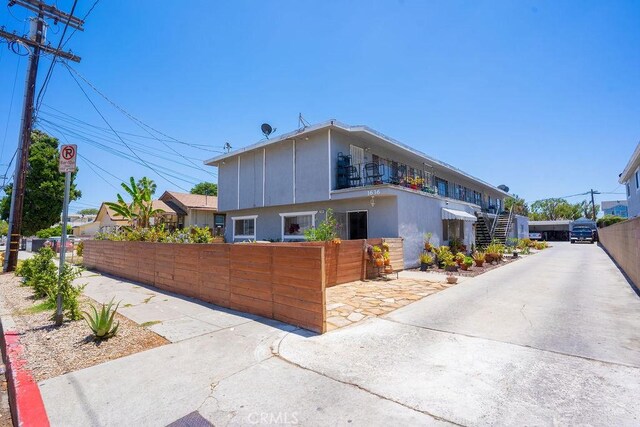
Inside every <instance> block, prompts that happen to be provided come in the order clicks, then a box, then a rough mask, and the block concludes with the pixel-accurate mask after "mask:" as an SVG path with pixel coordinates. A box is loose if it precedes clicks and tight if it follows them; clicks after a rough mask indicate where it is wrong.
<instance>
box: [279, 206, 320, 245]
mask: <svg viewBox="0 0 640 427" xmlns="http://www.w3.org/2000/svg"><path fill="white" fill-rule="evenodd" d="M316 213H317V211H312V212H290V213H281V214H280V217H281V218H282V240H300V239H303V238H304V231H305V230H307V229H309V228H313V227H315V226H316Z"/></svg>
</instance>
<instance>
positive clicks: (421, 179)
mask: <svg viewBox="0 0 640 427" xmlns="http://www.w3.org/2000/svg"><path fill="white" fill-rule="evenodd" d="M336 182H337V186H336V187H337V189H342V188H354V187H367V186H371V185H381V184H392V185H398V186H402V187H406V188H411V189H413V190H419V191H424V192H425V193H431V194H435V193H436V188H435V187H434V185H433V177H432V175H431V174H430V173H428V172H426V171H422V170H418V169H415V168H411V167H409V166H407V165H404V164H400V163H395V162H394V163H392V164H380V163H373V162H368V163H360V164H354V165H350V164H349V165H338V169H337V181H336Z"/></svg>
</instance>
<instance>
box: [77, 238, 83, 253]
mask: <svg viewBox="0 0 640 427" xmlns="http://www.w3.org/2000/svg"><path fill="white" fill-rule="evenodd" d="M83 253H84V240H80V241H79V242H78V244H77V245H76V255H78V256H82V254H83Z"/></svg>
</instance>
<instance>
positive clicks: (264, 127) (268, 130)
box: [260, 123, 275, 139]
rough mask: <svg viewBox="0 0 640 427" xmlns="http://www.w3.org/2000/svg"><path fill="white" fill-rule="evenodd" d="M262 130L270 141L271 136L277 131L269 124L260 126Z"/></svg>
mask: <svg viewBox="0 0 640 427" xmlns="http://www.w3.org/2000/svg"><path fill="white" fill-rule="evenodd" d="M260 130H262V133H263V134H264V136H265V138H267V139H269V135H271V134H272V133H273V132H275V129H273V128H272V127H271V125H270V124H269V123H263V124H262V126H260Z"/></svg>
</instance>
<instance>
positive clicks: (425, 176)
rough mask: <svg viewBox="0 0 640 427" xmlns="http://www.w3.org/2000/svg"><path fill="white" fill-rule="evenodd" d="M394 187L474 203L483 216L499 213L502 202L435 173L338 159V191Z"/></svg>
mask: <svg viewBox="0 0 640 427" xmlns="http://www.w3.org/2000/svg"><path fill="white" fill-rule="evenodd" d="M382 184H391V185H396V186H399V187H404V188H409V189H412V190H417V191H422V192H424V193H428V194H434V195H438V196H441V197H445V198H449V199H453V200H459V201H463V202H467V203H473V204H475V205H478V206H480V208H481V210H482V211H483V212H488V213H496V212H499V211H500V209H501V200H499V199H492V198H491V197H489V196H487V195H485V194H483V193H481V192H479V191H475V190H472V189H470V188H468V187H465V186H463V185H460V184H457V183H454V182H451V181H449V180H445V179H442V178H440V177H438V176H435V175H433V174H432V173H431V172H428V171H426V170H421V169H418V168H414V167H412V166H409V165H406V164H402V163H399V162H395V161H391V160H386V159H380V158H378V162H366V163H356V164H351V158H350V156H338V163H337V166H336V190H340V189H344V188H358V187H369V186H374V185H382Z"/></svg>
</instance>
